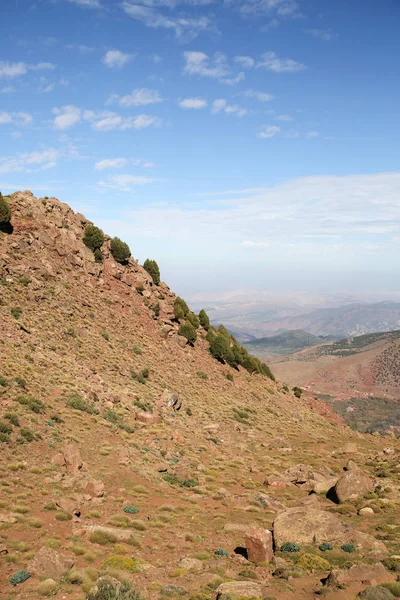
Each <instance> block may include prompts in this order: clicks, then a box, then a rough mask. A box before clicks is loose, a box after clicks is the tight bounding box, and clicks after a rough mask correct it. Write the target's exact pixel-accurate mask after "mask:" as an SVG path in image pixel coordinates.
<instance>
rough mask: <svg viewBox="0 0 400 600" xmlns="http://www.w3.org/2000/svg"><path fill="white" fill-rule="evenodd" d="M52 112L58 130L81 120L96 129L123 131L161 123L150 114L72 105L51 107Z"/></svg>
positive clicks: (67, 127) (72, 125)
mask: <svg viewBox="0 0 400 600" xmlns="http://www.w3.org/2000/svg"><path fill="white" fill-rule="evenodd" d="M53 114H55V115H56V117H55V119H54V127H55V128H56V129H60V130H65V129H69V128H71V127H74V126H75V125H78V124H79V123H81V122H82V121H87V122H89V123H91V125H92V128H93V129H95V130H96V131H113V130H115V129H119V130H121V131H124V130H126V129H145V128H146V127H150V125H154V126H160V125H161V119H159V118H158V117H153V116H151V115H145V114H140V115H136V116H133V117H132V116H131V117H123V116H121V115H119V114H118V113H115V112H112V111H109V110H100V111H95V110H83V109H81V108H79V107H77V106H73V105H68V106H62V107H61V108H53Z"/></svg>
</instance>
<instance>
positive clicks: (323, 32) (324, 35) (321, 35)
mask: <svg viewBox="0 0 400 600" xmlns="http://www.w3.org/2000/svg"><path fill="white" fill-rule="evenodd" d="M304 33H308V34H309V35H312V36H313V37H315V38H317V39H318V40H323V41H324V42H330V41H331V40H333V39H335V37H337V35H336V34H335V33H333V31H331V30H330V29H305V30H304Z"/></svg>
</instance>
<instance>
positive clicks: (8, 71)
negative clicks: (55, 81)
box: [0, 61, 55, 78]
mask: <svg viewBox="0 0 400 600" xmlns="http://www.w3.org/2000/svg"><path fill="white" fill-rule="evenodd" d="M52 69H55V65H53V64H52V63H47V62H41V63H38V64H32V65H30V64H27V63H24V62H18V63H11V62H5V61H0V77H10V78H12V77H19V76H20V75H26V73H28V71H44V70H52Z"/></svg>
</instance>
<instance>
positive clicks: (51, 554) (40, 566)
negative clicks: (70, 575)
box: [27, 546, 74, 579]
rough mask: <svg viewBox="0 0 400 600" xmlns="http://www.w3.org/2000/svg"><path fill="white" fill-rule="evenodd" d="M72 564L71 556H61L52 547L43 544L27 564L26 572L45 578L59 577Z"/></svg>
mask: <svg viewBox="0 0 400 600" xmlns="http://www.w3.org/2000/svg"><path fill="white" fill-rule="evenodd" d="M73 566H74V561H73V560H72V559H71V558H67V557H65V556H62V555H61V554H59V553H58V552H56V551H55V550H53V549H52V548H47V546H43V547H42V548H40V550H39V552H37V554H36V555H35V556H34V558H33V559H32V560H31V561H30V563H29V564H28V566H27V571H28V573H32V574H33V575H36V576H37V577H44V578H46V579H48V578H50V579H60V577H62V576H63V575H64V573H65V572H66V571H69V570H70V569H71V568H72V567H73Z"/></svg>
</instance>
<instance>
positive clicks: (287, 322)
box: [268, 302, 400, 337]
mask: <svg viewBox="0 0 400 600" xmlns="http://www.w3.org/2000/svg"><path fill="white" fill-rule="evenodd" d="M268 326H269V328H270V329H271V330H276V329H303V330H305V331H308V332H309V333H312V334H314V335H334V336H337V337H338V336H343V337H349V336H354V335H362V334H366V333H374V332H380V331H389V330H392V329H398V328H399V326H400V303H396V302H376V303H372V304H350V305H347V306H341V307H339V308H321V309H319V310H314V311H312V312H310V313H308V314H304V315H300V316H295V317H288V318H286V317H285V318H283V319H275V320H271V321H270V322H269V323H268Z"/></svg>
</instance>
